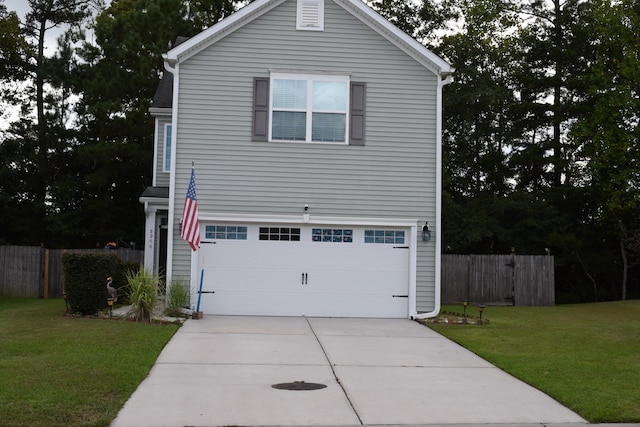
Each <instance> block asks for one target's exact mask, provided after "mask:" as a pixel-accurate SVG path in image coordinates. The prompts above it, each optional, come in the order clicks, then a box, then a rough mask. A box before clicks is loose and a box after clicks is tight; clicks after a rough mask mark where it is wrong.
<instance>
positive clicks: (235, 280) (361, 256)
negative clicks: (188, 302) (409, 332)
mask: <svg viewBox="0 0 640 427" xmlns="http://www.w3.org/2000/svg"><path fill="white" fill-rule="evenodd" d="M204 228H205V236H204V237H205V238H204V239H203V244H202V246H201V249H200V255H199V259H200V264H201V268H203V269H204V281H203V291H205V292H211V291H213V292H214V293H203V294H202V297H201V306H200V308H201V310H202V311H204V312H205V313H210V314H238V315H268V316H301V315H306V316H332V317H390V318H393V317H396V318H406V317H407V315H408V286H409V285H408V284H409V274H408V271H409V244H408V242H409V230H408V229H402V228H374V227H353V226H344V227H336V226H332V227H331V228H329V227H320V226H300V225H290V226H289V225H287V226H282V225H278V226H269V225H249V224H248V225H225V224H207V225H204Z"/></svg>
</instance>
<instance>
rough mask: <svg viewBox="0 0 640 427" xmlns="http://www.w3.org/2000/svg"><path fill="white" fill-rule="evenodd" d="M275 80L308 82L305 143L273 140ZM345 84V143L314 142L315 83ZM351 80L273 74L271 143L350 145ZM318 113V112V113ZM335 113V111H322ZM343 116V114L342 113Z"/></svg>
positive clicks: (328, 76)
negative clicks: (313, 105) (313, 106)
mask: <svg viewBox="0 0 640 427" xmlns="http://www.w3.org/2000/svg"><path fill="white" fill-rule="evenodd" d="M274 80H306V81H307V107H306V110H305V112H306V115H307V116H306V119H307V121H306V132H305V140H304V141H295V140H282V139H275V140H274V139H273V110H274V109H273V99H274V96H273V91H274V86H275V85H274ZM314 81H323V82H344V83H345V84H346V90H345V111H344V115H345V129H344V141H313V139H312V138H313V134H312V127H313V112H314V111H313V108H312V104H313V82H314ZM350 91H351V79H350V77H349V75H340V74H328V73H327V74H301V73H300V74H299V73H279V72H273V73H271V76H270V81H269V141H270V142H297V143H301V144H309V143H313V144H337V145H349V120H350V114H349V113H350V102H351V96H350ZM316 112H318V111H316ZM321 112H328V113H334V111H321ZM340 114H342V112H340Z"/></svg>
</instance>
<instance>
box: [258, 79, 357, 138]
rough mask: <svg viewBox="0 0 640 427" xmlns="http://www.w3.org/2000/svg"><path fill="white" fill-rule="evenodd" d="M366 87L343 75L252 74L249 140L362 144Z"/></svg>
mask: <svg viewBox="0 0 640 427" xmlns="http://www.w3.org/2000/svg"><path fill="white" fill-rule="evenodd" d="M274 87H276V88H275V89H274ZM366 87H367V85H366V83H364V82H353V81H350V80H349V77H348V76H346V75H344V76H329V75H302V74H293V73H289V74H285V73H272V74H271V77H254V79H253V117H252V125H251V140H252V141H265V142H266V141H305V142H312V141H313V142H321V143H322V142H333V143H337V144H340V143H342V144H349V145H361V146H362V145H365V108H366ZM276 96H277V97H278V99H276V100H274V97H276ZM346 132H348V133H346Z"/></svg>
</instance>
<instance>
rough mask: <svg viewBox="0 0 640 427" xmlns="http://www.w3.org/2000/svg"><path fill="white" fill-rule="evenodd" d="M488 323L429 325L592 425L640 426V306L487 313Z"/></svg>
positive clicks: (631, 303) (629, 303)
mask: <svg viewBox="0 0 640 427" xmlns="http://www.w3.org/2000/svg"><path fill="white" fill-rule="evenodd" d="M443 310H446V311H454V312H458V313H462V306H443ZM467 313H468V314H472V315H475V316H477V315H478V314H479V313H478V310H477V308H476V307H472V306H470V307H468V308H467ZM484 318H485V319H489V324H487V325H483V326H471V325H453V324H450V325H444V324H435V325H429V326H430V327H431V328H433V329H434V330H436V331H437V332H439V333H441V334H443V335H445V336H446V337H448V338H451V339H452V340H454V341H456V342H457V343H459V344H461V345H463V346H464V347H466V348H468V349H469V350H471V351H473V352H474V353H476V354H478V355H479V356H481V357H483V358H484V359H486V360H488V361H490V362H491V363H493V364H495V365H496V366H498V367H499V368H501V369H503V370H505V371H506V372H509V373H510V374H512V375H514V376H516V377H518V378H520V379H522V380H523V381H525V382H527V383H529V384H531V385H533V386H534V387H536V388H538V389H540V390H542V391H544V392H545V393H547V394H548V395H550V396H552V397H554V398H555V399H556V400H558V401H559V402H561V403H563V404H564V405H566V406H568V407H569V408H571V409H572V410H574V411H575V412H577V413H578V414H580V415H581V416H582V417H584V418H585V419H587V420H588V421H590V422H594V423H595V422H626V423H631V422H635V423H637V422H640V301H637V300H636V301H624V302H607V303H597V304H579V305H559V306H556V307H487V308H486V309H485V311H484Z"/></svg>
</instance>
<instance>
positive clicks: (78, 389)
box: [0, 298, 178, 427]
mask: <svg viewBox="0 0 640 427" xmlns="http://www.w3.org/2000/svg"><path fill="white" fill-rule="evenodd" d="M64 311H65V306H64V301H62V300H36V299H6V298H0V384H1V385H0V425H2V426H4V427H14V426H30V427H32V426H108V425H109V424H110V423H111V421H112V420H113V419H114V418H115V416H116V414H117V413H118V411H119V410H120V408H121V407H122V406H123V405H124V403H125V402H126V401H127V399H128V398H129V396H130V395H131V393H133V391H134V390H135V389H136V387H137V386H138V384H140V382H141V381H142V380H143V379H144V378H145V377H146V376H147V374H148V372H149V370H150V369H151V367H152V366H153V364H154V362H155V360H156V358H157V357H158V355H159V354H160V351H161V350H162V348H163V347H164V346H165V344H166V343H167V342H168V341H169V339H170V338H171V337H172V336H173V334H174V333H175V332H176V330H177V329H178V326H177V325H150V324H142V323H134V322H128V321H115V320H108V319H107V320H100V319H79V318H68V317H64Z"/></svg>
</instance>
